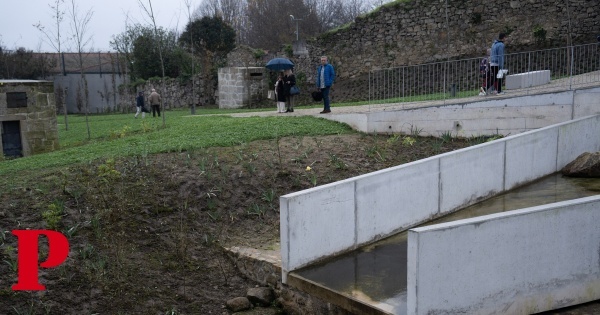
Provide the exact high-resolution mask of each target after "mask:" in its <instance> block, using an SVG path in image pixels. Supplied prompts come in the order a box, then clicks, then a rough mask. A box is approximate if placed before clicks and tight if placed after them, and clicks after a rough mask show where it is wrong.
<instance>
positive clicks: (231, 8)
mask: <svg viewBox="0 0 600 315" xmlns="http://www.w3.org/2000/svg"><path fill="white" fill-rule="evenodd" d="M247 3H248V2H247V1H246V0H243V1H240V0H203V2H202V4H201V5H199V6H198V8H197V9H196V11H195V12H194V16H195V18H199V17H203V16H209V17H213V16H219V17H221V18H222V19H223V21H224V22H225V23H227V24H228V25H229V26H231V27H232V28H233V29H234V30H235V32H236V34H237V35H238V36H237V42H238V43H241V42H242V40H243V34H244V25H246V24H247V23H246V22H247V16H246V12H247V7H248V5H247Z"/></svg>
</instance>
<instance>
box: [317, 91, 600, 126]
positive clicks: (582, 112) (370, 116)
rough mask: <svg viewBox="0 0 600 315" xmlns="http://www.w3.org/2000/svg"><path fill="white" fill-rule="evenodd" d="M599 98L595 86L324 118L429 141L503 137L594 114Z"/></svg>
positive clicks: (599, 108) (598, 107)
mask: <svg viewBox="0 0 600 315" xmlns="http://www.w3.org/2000/svg"><path fill="white" fill-rule="evenodd" d="M599 94H600V88H592V89H581V90H574V91H564V92H556V93H548V94H540V95H529V96H517V97H513V98H504V99H497V98H496V99H493V98H492V99H490V98H486V99H485V100H482V101H477V102H471V103H465V104H458V105H456V104H455V105H438V106H430V107H423V108H415V109H408V110H407V109H404V110H386V111H378V112H368V113H355V114H340V115H337V114H336V115H331V116H328V117H327V118H328V119H331V120H335V121H339V122H343V123H347V124H349V125H350V126H352V128H354V129H356V130H359V131H363V132H376V133H404V134H410V133H411V130H412V129H418V130H421V131H422V132H421V135H427V136H434V137H439V136H440V135H442V134H444V133H447V132H451V133H452V135H453V136H459V137H472V136H480V135H493V134H501V135H509V134H518V133H521V132H525V131H529V130H534V129H538V128H542V127H546V126H550V125H553V124H557V123H560V122H563V121H567V120H569V119H574V118H579V117H585V116H589V115H593V114H600V98H599V97H598V96H599Z"/></svg>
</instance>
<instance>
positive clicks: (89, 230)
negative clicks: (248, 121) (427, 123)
mask: <svg viewBox="0 0 600 315" xmlns="http://www.w3.org/2000/svg"><path fill="white" fill-rule="evenodd" d="M480 140H484V139H480ZM471 144H474V143H472V142H469V141H467V140H459V139H453V140H452V141H442V140H441V139H436V138H422V137H403V136H402V137H399V136H381V135H380V136H374V135H363V134H349V135H334V136H324V137H287V138H282V139H278V140H271V141H257V142H252V143H248V144H244V145H240V146H236V147H228V148H208V149H202V150H196V151H193V152H181V153H172V154H159V155H150V156H137V157H129V158H123V159H119V160H116V161H110V160H109V161H98V162H97V163H92V164H87V165H77V166H72V167H68V168H62V169H58V170H49V171H45V172H37V173H35V174H24V175H23V176H21V177H19V178H15V179H14V180H13V181H11V183H8V184H4V185H3V186H4V187H0V188H1V189H0V314H227V313H228V310H227V309H226V308H225V306H224V305H225V302H226V301H227V300H228V299H231V298H234V297H238V296H245V294H246V291H247V289H248V288H251V287H253V286H254V285H255V283H252V281H250V280H248V279H245V278H244V277H243V276H242V275H241V274H240V273H238V271H237V270H236V269H235V267H234V265H233V263H232V262H231V261H230V260H229V259H228V258H227V256H226V254H225V253H224V250H223V249H222V248H223V246H247V247H254V248H268V247H269V246H271V245H272V244H273V243H274V242H278V240H279V204H278V203H279V196H280V195H284V194H287V193H290V192H294V191H299V190H302V189H307V188H310V187H313V186H315V185H322V184H326V183H330V182H334V181H338V180H341V179H345V178H349V177H353V176H357V175H360V174H365V173H368V172H373V171H376V170H379V169H383V168H387V167H391V166H395V165H399V164H402V163H407V162H410V161H414V160H417V159H422V158H425V157H428V156H431V155H435V154H439V153H443V152H447V151H451V150H455V149H458V148H462V147H466V146H468V145H471ZM48 228H51V229H57V230H59V231H61V232H63V233H64V234H65V235H67V236H68V238H69V242H70V253H69V258H68V259H67V261H66V262H65V263H64V264H62V265H61V266H60V267H58V268H55V269H42V270H41V271H40V282H41V283H42V284H44V285H45V286H46V287H47V290H46V291H38V292H22V291H19V292H15V291H12V290H11V286H12V285H13V284H15V283H16V282H17V273H16V262H17V250H16V247H17V240H16V237H15V236H14V235H12V234H11V233H10V231H11V230H14V229H48ZM40 246H41V248H42V249H41V252H42V254H41V255H42V257H41V258H40V260H44V259H45V257H44V255H47V248H46V245H45V242H42V241H41V242H40Z"/></svg>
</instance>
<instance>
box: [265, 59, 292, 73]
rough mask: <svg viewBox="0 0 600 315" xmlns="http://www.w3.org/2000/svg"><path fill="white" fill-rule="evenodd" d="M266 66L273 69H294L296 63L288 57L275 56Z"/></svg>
mask: <svg viewBox="0 0 600 315" xmlns="http://www.w3.org/2000/svg"><path fill="white" fill-rule="evenodd" d="M265 67H266V68H267V69H269V70H273V71H283V70H287V69H292V68H293V67H294V63H293V62H291V61H290V60H289V59H287V58H273V59H271V60H269V62H267V65H266V66H265Z"/></svg>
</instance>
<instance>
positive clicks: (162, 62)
mask: <svg viewBox="0 0 600 315" xmlns="http://www.w3.org/2000/svg"><path fill="white" fill-rule="evenodd" d="M138 3H139V4H140V7H141V8H142V10H144V12H146V14H147V15H148V17H149V18H150V20H151V21H152V25H154V38H155V39H158V55H159V57H160V68H161V70H162V77H161V85H162V97H161V98H160V110H161V111H162V112H163V114H162V122H163V128H164V127H165V126H166V122H165V105H164V104H165V101H164V99H165V97H166V92H165V91H166V90H165V88H166V87H165V60H164V58H163V53H162V46H163V45H162V36H158V28H157V27H156V19H155V18H154V11H153V10H152V0H148V7H146V6H145V5H144V3H142V0H138Z"/></svg>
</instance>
